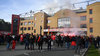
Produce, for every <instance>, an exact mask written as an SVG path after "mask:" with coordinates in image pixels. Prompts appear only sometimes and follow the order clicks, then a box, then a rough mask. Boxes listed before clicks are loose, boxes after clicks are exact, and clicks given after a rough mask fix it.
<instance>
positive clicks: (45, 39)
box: [43, 34, 47, 44]
mask: <svg viewBox="0 0 100 56" xmlns="http://www.w3.org/2000/svg"><path fill="white" fill-rule="evenodd" d="M43 39H44V43H45V44H46V43H47V35H46V34H44V36H43Z"/></svg>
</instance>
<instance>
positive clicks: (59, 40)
mask: <svg viewBox="0 0 100 56" xmlns="http://www.w3.org/2000/svg"><path fill="white" fill-rule="evenodd" d="M57 38H58V39H57V42H58V47H59V46H61V47H62V37H61V36H60V35H59V36H58V37H57Z"/></svg>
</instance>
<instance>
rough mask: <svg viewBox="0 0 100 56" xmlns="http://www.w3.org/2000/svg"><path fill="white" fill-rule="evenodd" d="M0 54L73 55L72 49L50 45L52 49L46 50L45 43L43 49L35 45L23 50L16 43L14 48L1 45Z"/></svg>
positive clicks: (21, 46)
mask: <svg viewBox="0 0 100 56" xmlns="http://www.w3.org/2000/svg"><path fill="white" fill-rule="evenodd" d="M0 56H74V50H71V49H69V50H68V49H66V48H64V47H63V48H61V47H52V50H49V51H48V50H47V47H46V45H44V46H43V50H38V49H37V46H35V50H25V49H24V45H17V46H16V49H15V50H6V45H1V46H0Z"/></svg>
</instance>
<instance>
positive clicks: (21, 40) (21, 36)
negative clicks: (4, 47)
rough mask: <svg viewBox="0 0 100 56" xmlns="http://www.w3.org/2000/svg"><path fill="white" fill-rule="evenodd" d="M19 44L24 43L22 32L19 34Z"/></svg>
mask: <svg viewBox="0 0 100 56" xmlns="http://www.w3.org/2000/svg"><path fill="white" fill-rule="evenodd" d="M20 44H21V45H23V44H24V35H23V34H21V35H20Z"/></svg>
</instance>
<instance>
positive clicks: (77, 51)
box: [75, 36, 82, 54]
mask: <svg viewBox="0 0 100 56" xmlns="http://www.w3.org/2000/svg"><path fill="white" fill-rule="evenodd" d="M81 45H82V38H81V37H80V36H78V37H77V36H76V48H75V53H77V54H80V49H81Z"/></svg>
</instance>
